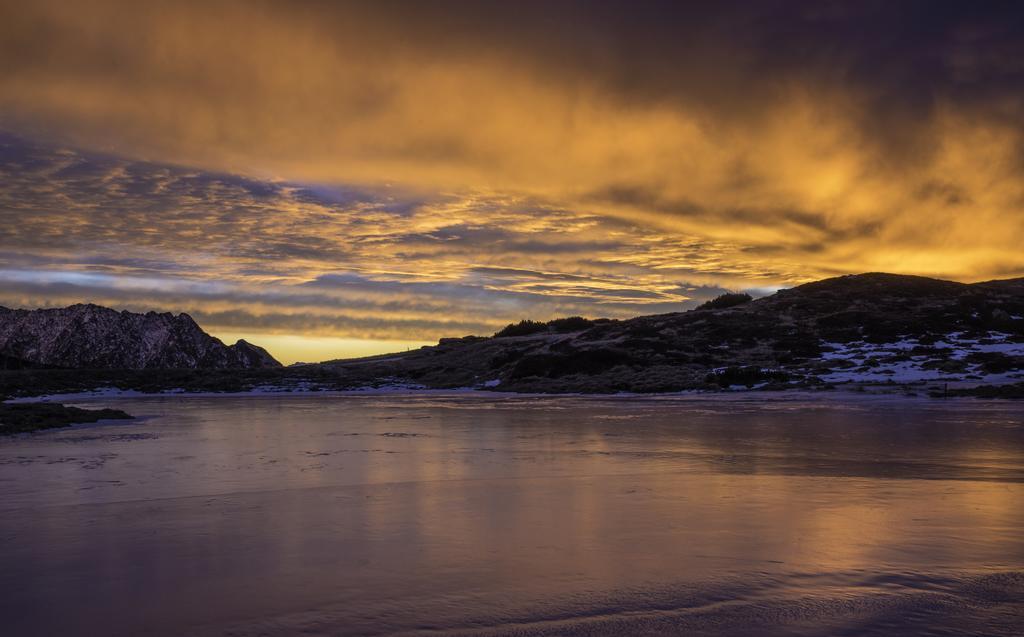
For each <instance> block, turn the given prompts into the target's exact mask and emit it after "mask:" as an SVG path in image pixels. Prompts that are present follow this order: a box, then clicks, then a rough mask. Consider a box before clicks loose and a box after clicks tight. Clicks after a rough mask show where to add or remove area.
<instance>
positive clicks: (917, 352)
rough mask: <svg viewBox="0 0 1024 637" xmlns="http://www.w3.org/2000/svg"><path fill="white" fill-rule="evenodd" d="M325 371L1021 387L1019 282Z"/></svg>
mask: <svg viewBox="0 0 1024 637" xmlns="http://www.w3.org/2000/svg"><path fill="white" fill-rule="evenodd" d="M323 366H324V367H325V368H327V369H329V370H331V371H332V372H334V373H337V374H338V375H339V376H341V377H342V378H343V379H345V382H347V383H348V384H351V385H359V384H366V385H380V384H383V383H392V384H397V385H405V386H423V387H465V386H469V387H478V388H494V389H501V390H510V391H531V392H533V391H536V392H619V391H635V392H664V391H679V390H685V389H708V388H716V387H717V388H721V387H779V388H782V387H794V386H808V385H832V384H843V383H863V382H867V383H900V384H906V383H923V382H932V381H938V382H942V383H950V382H954V383H955V382H965V383H971V382H973V383H1015V382H1020V381H1021V380H1024V279H1015V280H1008V281H991V282H986V283H976V284H964V283H956V282H952V281H942V280H937V279H929V278H924V277H914V276H902V275H893V274H881V273H872V274H861V275H851V276H843V277H837V278H832V279H826V280H823V281H817V282H814V283H808V284H806V285H801V286H799V287H796V288H792V289H788V290H782V291H779V292H777V293H776V294H773V295H771V296H768V297H765V298H761V299H757V300H749V297H745V295H735V294H734V295H729V296H728V297H726V298H723V299H721V301H720V302H713V303H708V304H705V305H704V306H702V307H701V308H698V309H695V310H691V311H688V312H680V313H673V314H663V315H656V316H642V317H637V318H634V319H629V320H624V321H614V320H596V321H591V320H587V319H583V318H579V317H573V318H569V319H559V320H556V321H551V322H549V323H538V322H533V321H523V322H521V323H518V324H514V325H510V326H508V327H507V328H505V329H504V330H502V331H500V332H498V333H497V334H496V335H495V336H493V337H487V338H483V337H465V338H461V339H442V340H441V342H440V343H439V344H438V345H436V346H431V347H425V348H423V349H420V350H417V351H413V352H408V353H402V354H395V355H390V356H378V357H371V358H365V359H357V360H347V361H332V362H328V363H324V364H323Z"/></svg>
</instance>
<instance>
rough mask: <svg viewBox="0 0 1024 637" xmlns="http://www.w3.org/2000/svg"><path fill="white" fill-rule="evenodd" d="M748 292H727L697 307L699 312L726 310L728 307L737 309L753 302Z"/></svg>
mask: <svg viewBox="0 0 1024 637" xmlns="http://www.w3.org/2000/svg"><path fill="white" fill-rule="evenodd" d="M753 300H754V299H753V297H751V296H750V295H749V294H747V293H746V292H726V293H725V294H722V295H720V296H716V297H715V298H713V299H711V300H710V301H707V302H705V303H702V304H700V305H698V306H697V309H698V310H724V309H725V308H727V307H735V306H737V305H743V304H744V303H749V302H751V301H753Z"/></svg>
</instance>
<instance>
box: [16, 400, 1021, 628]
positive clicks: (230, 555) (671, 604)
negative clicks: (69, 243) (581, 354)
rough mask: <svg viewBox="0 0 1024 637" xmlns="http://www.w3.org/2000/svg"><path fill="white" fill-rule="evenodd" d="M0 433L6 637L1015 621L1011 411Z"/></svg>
mask: <svg viewBox="0 0 1024 637" xmlns="http://www.w3.org/2000/svg"><path fill="white" fill-rule="evenodd" d="M79 404H83V405H85V404H89V405H91V406H100V405H103V406H113V407H118V408H121V409H124V410H126V411H128V412H129V413H132V414H134V415H137V416H141V417H143V418H142V420H141V421H138V422H134V423H130V424H124V423H119V424H101V425H97V426H88V427H76V428H73V429H64V430H56V431H51V432H46V433H42V434H38V435H34V436H23V437H16V438H8V439H0V633H2V634H4V635H10V636H12V637H13V636H16V635H48V636H49V635H72V634H74V635H103V636H117V635H183V634H185V635H202V636H205V635H293V634H297V633H301V634H306V635H382V634H399V635H438V634H457V635H478V634H480V635H505V634H514V635H624V634H625V635H638V634H639V635H644V634H646V635H655V634H685V635H705V634H706V635H719V634H722V635H724V634H727V635H782V634H785V635H907V634H915V635H916V634H934V635H957V634H988V635H1020V634H1024V486H1022V482H1024V408H1022V407H1024V406H1022V405H1020V404H1019V403H1017V404H1015V403H1009V402H1005V403H986V402H981V401H966V400H965V401H961V400H955V401H954V400H949V401H940V400H928V399H915V398H891V397H890V398H880V397H855V396H845V397H843V396H833V395H823V396H816V397H813V398H811V397H807V396H800V395H774V396H769V397H764V396H755V395H744V396H740V397H729V398H723V397H693V398H674V399H669V398H645V399H636V398H632V399H626V398H621V399H620V398H603V399H597V398H594V399H588V398H565V397H558V398H535V397H525V396H524V397H507V396H498V395H489V396H488V395H469V394H452V395H444V394H426V395H368V396H338V395H333V396H332V395H316V394H313V395H308V394H307V395H286V396H249V397H240V396H220V397H173V396H165V397H151V398H130V399H116V400H115V399H105V400H97V401H92V402H90V403H79Z"/></svg>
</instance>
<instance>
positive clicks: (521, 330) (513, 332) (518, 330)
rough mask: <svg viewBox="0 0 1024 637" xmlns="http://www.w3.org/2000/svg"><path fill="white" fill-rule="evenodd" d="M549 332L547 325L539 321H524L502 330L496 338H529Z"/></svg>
mask: <svg viewBox="0 0 1024 637" xmlns="http://www.w3.org/2000/svg"><path fill="white" fill-rule="evenodd" d="M546 331H548V326H547V324H546V323H541V322H539V321H531V320H530V319H523V320H522V321H519V322H518V323H509V324H508V325H506V326H505V327H504V328H503V329H502V330H500V331H498V332H497V333H496V334H495V335H494V337H495V338H502V337H505V336H529V335H531V334H539V333H541V332H546Z"/></svg>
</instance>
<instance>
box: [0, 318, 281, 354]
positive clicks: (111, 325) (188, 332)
mask: <svg viewBox="0 0 1024 637" xmlns="http://www.w3.org/2000/svg"><path fill="white" fill-rule="evenodd" d="M0 358H2V361H3V363H4V364H5V366H7V367H18V366H19V365H20V366H24V367H37V366H38V367H53V368H71V369H250V368H272V367H279V366H280V363H278V362H277V361H276V360H275V359H274V358H273V357H272V356H271V355H270V354H269V353H268V352H267V351H266V350H264V349H263V348H261V347H258V346H256V345H252V344H251V343H248V342H246V341H244V340H239V341H238V342H237V343H235V344H234V345H225V344H224V343H223V342H221V341H220V339H218V338H216V337H213V336H211V335H209V334H207V333H206V332H204V331H203V329H202V328H201V327H199V325H198V324H197V323H196V322H195V320H194V319H193V318H192V317H191V316H189V315H188V314H186V313H180V314H173V313H171V312H162V313H159V312H154V311H149V312H145V313H136V312H129V311H127V310H122V311H118V310H114V309H111V308H107V307H103V306H100V305H95V304H92V303H76V304H74V305H69V306H67V307H63V308H41V309H35V310H28V309H11V308H7V307H0Z"/></svg>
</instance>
